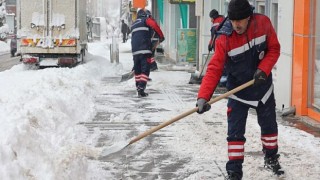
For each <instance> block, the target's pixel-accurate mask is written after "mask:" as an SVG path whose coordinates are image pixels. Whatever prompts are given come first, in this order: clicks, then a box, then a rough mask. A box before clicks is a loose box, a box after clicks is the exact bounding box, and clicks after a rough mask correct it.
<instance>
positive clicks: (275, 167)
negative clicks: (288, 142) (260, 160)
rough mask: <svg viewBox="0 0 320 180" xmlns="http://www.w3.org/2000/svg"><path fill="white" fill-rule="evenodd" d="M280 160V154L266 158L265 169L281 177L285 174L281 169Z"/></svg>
mask: <svg viewBox="0 0 320 180" xmlns="http://www.w3.org/2000/svg"><path fill="white" fill-rule="evenodd" d="M279 158H280V154H275V155H273V156H271V157H265V158H264V167H265V168H267V169H270V170H272V172H274V174H276V175H278V176H280V175H282V174H284V171H283V170H282V169H281V166H280V163H279V161H278V159H279Z"/></svg>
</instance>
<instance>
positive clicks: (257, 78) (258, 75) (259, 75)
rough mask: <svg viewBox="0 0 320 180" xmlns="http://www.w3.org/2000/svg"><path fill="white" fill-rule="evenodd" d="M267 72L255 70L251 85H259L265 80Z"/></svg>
mask: <svg viewBox="0 0 320 180" xmlns="http://www.w3.org/2000/svg"><path fill="white" fill-rule="evenodd" d="M267 78H268V77H267V74H266V73H265V72H263V71H262V70H260V69H257V70H256V72H255V73H254V76H253V79H254V83H253V86H259V85H262V84H264V83H266V82H267Z"/></svg>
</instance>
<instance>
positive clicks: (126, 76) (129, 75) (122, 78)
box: [120, 71, 134, 82]
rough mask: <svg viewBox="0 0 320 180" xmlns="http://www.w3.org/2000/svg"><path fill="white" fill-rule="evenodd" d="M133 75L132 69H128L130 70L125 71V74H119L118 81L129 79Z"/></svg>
mask: <svg viewBox="0 0 320 180" xmlns="http://www.w3.org/2000/svg"><path fill="white" fill-rule="evenodd" d="M133 76H134V71H130V72H128V73H126V74H123V75H122V76H121V80H120V82H123V81H128V80H129V79H131V78H133Z"/></svg>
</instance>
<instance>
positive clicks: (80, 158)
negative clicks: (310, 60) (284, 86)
mask: <svg viewBox="0 0 320 180" xmlns="http://www.w3.org/2000/svg"><path fill="white" fill-rule="evenodd" d="M108 43H109V42H100V43H91V44H90V46H89V52H90V54H89V53H88V56H87V57H86V63H85V64H82V65H79V66H77V67H75V68H71V69H69V68H48V69H43V70H25V69H24V68H23V65H22V64H20V65H16V66H14V67H13V68H12V69H11V70H7V71H4V72H0V86H1V89H0V123H1V126H0V147H1V148H0V179H4V180H6V179H39V180H40V179H52V180H53V179H101V180H102V179H187V180H188V179H190V180H191V179H192V180H193V179H194V180H198V179H223V178H224V177H223V174H225V168H224V166H225V163H226V161H227V143H226V130H227V122H226V100H221V101H219V102H217V103H215V104H214V105H213V106H212V109H211V110H210V111H209V112H207V113H204V114H203V115H198V114H196V113H195V114H192V115H190V116H188V117H186V118H184V119H181V120H180V121H178V122H176V123H174V124H172V125H170V126H168V127H165V128H163V129H161V130H159V131H158V132H155V133H154V134H152V135H150V136H148V137H146V138H144V139H142V140H140V141H138V142H136V143H134V144H132V145H130V146H128V147H127V148H126V149H125V150H122V151H119V152H118V153H115V154H112V155H111V156H108V157H105V158H101V157H99V154H100V152H101V150H102V149H104V148H108V147H110V146H115V145H117V144H122V143H123V142H128V141H129V140H131V139H132V138H134V137H135V136H137V135H139V134H141V133H143V132H144V131H146V130H148V129H150V128H152V127H154V126H156V125H158V124H159V123H161V122H164V121H167V120H170V119H171V118H173V117H174V116H176V115H178V114H180V113H183V112H185V111H187V110H189V109H191V108H194V107H195V103H196V94H197V90H198V87H199V86H198V85H189V84H188V81H189V78H190V73H187V72H183V71H182V72H181V71H166V70H163V69H160V70H159V71H157V72H151V78H152V79H153V80H152V81H151V82H149V83H148V85H147V90H146V91H147V92H149V93H150V95H149V97H147V98H137V94H136V91H135V85H134V80H133V79H131V80H129V81H126V82H123V83H119V80H120V76H121V74H122V73H125V72H128V71H130V70H131V68H132V65H133V64H132V56H131V53H130V42H129V41H128V42H127V43H125V44H122V43H120V44H119V45H120V64H118V65H117V64H111V63H110V60H109V57H110V56H109V45H108ZM159 66H160V67H161V65H160V64H159ZM246 132H247V133H246V138H247V143H246V144H245V151H246V154H245V163H244V178H243V179H261V180H262V179H263V180H264V179H277V178H276V177H275V176H273V175H272V173H270V172H268V171H266V170H264V169H263V156H262V152H261V142H260V131H259V126H258V124H257V120H256V116H255V115H254V114H253V113H250V115H249V116H248V122H247V131H246ZM279 147H280V148H279V153H280V154H281V159H280V162H281V165H282V166H283V169H284V170H285V171H286V174H287V175H286V178H285V179H292V180H295V179H308V180H309V179H311V180H317V179H319V177H320V164H319V162H320V157H319V155H320V138H316V137H314V136H312V135H310V134H308V133H306V132H304V131H301V130H298V129H296V128H294V127H290V126H286V125H282V123H279Z"/></svg>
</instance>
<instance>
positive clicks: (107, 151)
mask: <svg viewBox="0 0 320 180" xmlns="http://www.w3.org/2000/svg"><path fill="white" fill-rule="evenodd" d="M253 83H254V79H253V80H251V81H248V82H247V83H245V84H242V85H241V86H238V87H236V88H234V89H232V90H230V91H228V92H226V93H224V94H221V95H220V96H218V97H215V98H214V99H212V100H210V101H209V102H208V103H209V104H210V105H211V104H213V103H215V102H217V101H220V100H221V99H224V98H226V97H228V96H230V95H232V94H234V93H236V92H238V91H241V90H242V89H244V88H247V87H249V86H251V85H253ZM197 111H198V107H195V108H193V109H190V110H189V111H186V112H184V113H182V114H180V115H178V116H176V117H174V118H172V119H170V120H168V121H165V122H163V123H161V124H160V125H158V126H155V127H153V128H151V129H149V130H147V131H145V132H144V133H142V134H140V135H138V136H136V137H135V138H133V139H132V140H131V141H130V142H129V143H123V144H122V143H120V144H119V145H117V146H114V147H110V148H106V149H103V150H102V152H101V154H100V157H106V156H108V155H110V154H113V153H115V152H117V151H120V150H122V149H125V148H126V147H128V146H129V145H131V144H133V143H135V142H137V141H139V140H140V139H142V138H144V137H146V136H148V135H150V134H152V133H154V132H156V131H158V130H160V129H162V128H164V127H166V126H168V125H170V124H172V123H174V122H176V121H178V120H180V119H182V118H185V117H186V116H189V115H190V114H192V113H194V112H197Z"/></svg>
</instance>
